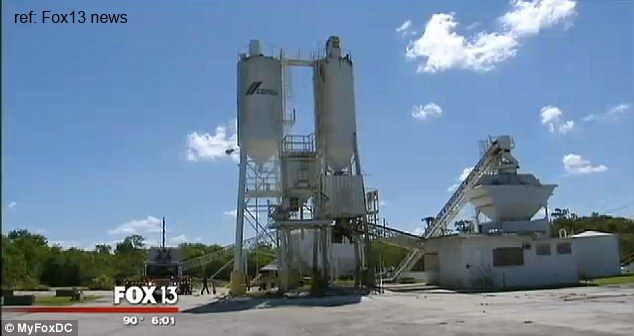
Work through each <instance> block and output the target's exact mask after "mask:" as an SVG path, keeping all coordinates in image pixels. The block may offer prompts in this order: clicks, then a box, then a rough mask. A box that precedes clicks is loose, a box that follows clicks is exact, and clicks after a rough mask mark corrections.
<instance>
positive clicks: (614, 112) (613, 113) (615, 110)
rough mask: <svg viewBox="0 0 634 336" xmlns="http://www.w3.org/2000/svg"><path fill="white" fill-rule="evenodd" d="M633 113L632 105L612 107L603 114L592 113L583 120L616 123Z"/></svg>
mask: <svg viewBox="0 0 634 336" xmlns="http://www.w3.org/2000/svg"><path fill="white" fill-rule="evenodd" d="M630 111H632V105H631V104H625V103H623V104H619V105H616V106H612V107H610V108H609V109H608V110H607V111H605V112H603V113H592V114H589V115H587V116H585V117H584V118H583V121H586V122H588V121H601V122H616V121H618V120H620V119H621V118H623V117H624V116H626V115H627V114H628V113H630Z"/></svg>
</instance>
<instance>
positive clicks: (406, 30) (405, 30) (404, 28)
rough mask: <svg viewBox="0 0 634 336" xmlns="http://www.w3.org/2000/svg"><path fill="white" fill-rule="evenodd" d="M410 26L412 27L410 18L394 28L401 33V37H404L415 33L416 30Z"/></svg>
mask: <svg viewBox="0 0 634 336" xmlns="http://www.w3.org/2000/svg"><path fill="white" fill-rule="evenodd" d="M410 28H412V20H407V21H405V22H403V24H402V25H401V26H400V27H398V28H396V32H397V33H399V34H401V36H402V37H405V36H407V35H415V34H416V32H415V31H413V30H411V29H410Z"/></svg>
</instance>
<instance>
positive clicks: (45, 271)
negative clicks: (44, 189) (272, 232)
mask: <svg viewBox="0 0 634 336" xmlns="http://www.w3.org/2000/svg"><path fill="white" fill-rule="evenodd" d="M179 247H180V249H181V255H182V258H183V260H188V259H192V258H196V257H199V256H202V255H204V254H207V253H211V252H216V253H214V255H215V258H213V259H212V260H210V261H209V263H208V264H206V265H205V266H202V267H197V268H194V269H190V270H187V271H186V272H185V275H189V276H192V277H196V278H202V277H204V276H210V275H213V274H214V273H216V272H217V271H218V270H220V269H221V268H222V266H224V265H225V264H226V263H227V262H229V261H231V260H232V258H233V250H225V249H223V247H222V246H220V245H218V244H211V245H206V244H202V243H183V244H180V246H179ZM147 251H148V247H147V245H146V242H145V238H144V237H143V236H140V235H131V236H128V237H125V238H124V239H123V240H121V241H119V242H117V243H116V244H115V245H114V248H113V247H112V246H110V245H106V244H98V245H96V246H95V248H94V249H92V250H85V249H80V248H75V247H71V248H69V249H63V248H62V247H61V246H60V245H56V244H51V243H50V242H49V241H48V239H47V238H46V237H45V236H44V235H42V234H34V233H31V232H29V231H28V230H24V229H22V230H14V231H11V232H9V233H8V234H7V235H4V234H3V235H2V287H3V288H13V289H22V290H35V289H45V288H48V287H68V286H85V287H88V288H92V289H111V288H112V286H113V285H114V284H115V282H117V281H121V280H122V279H128V280H130V281H134V280H140V279H141V277H142V274H143V266H144V263H145V260H146V258H147V253H148V252H147ZM255 252H256V253H250V254H249V256H248V262H247V263H248V266H249V268H248V272H249V274H252V275H253V274H255V273H256V267H258V266H259V267H262V266H264V265H266V264H267V263H269V262H271V261H272V260H273V259H274V257H273V256H274V253H273V252H274V251H273V250H272V248H271V247H269V246H260V247H258V248H257V249H256V250H255ZM230 272H231V267H225V268H224V269H222V270H221V271H220V272H219V273H218V274H217V275H216V278H217V279H220V280H228V279H229V273H230Z"/></svg>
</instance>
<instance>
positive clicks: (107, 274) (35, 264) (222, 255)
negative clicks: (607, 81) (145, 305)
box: [2, 209, 634, 289]
mask: <svg viewBox="0 0 634 336" xmlns="http://www.w3.org/2000/svg"><path fill="white" fill-rule="evenodd" d="M551 216H552V218H553V221H552V229H553V231H552V234H553V235H554V236H556V235H558V232H559V230H560V229H565V230H566V232H567V233H568V234H576V233H580V232H583V231H586V230H594V231H602V232H611V233H617V234H618V235H619V241H620V249H621V260H622V261H623V262H631V261H633V260H634V221H633V220H632V219H629V218H623V217H613V216H609V215H600V214H598V213H592V214H591V215H590V216H577V215H576V214H574V213H572V212H570V211H569V210H567V209H555V210H554V211H553V213H552V215H551ZM180 249H181V256H182V258H183V260H189V259H192V258H196V257H199V256H202V255H205V254H207V253H211V252H215V254H214V255H215V256H216V257H215V258H214V259H212V260H210V262H209V263H208V264H206V265H205V266H201V267H197V268H195V269H190V270H188V271H187V272H186V275H189V276H192V277H198V278H202V277H203V276H205V275H206V276H210V275H213V274H215V273H217V272H218V271H219V270H220V269H221V268H222V266H224V265H225V264H226V263H228V262H230V261H231V260H232V258H233V250H231V249H229V250H225V249H224V248H223V247H222V246H220V245H218V244H210V245H207V244H202V243H183V244H181V245H180ZM373 249H374V251H375V255H376V256H377V258H376V260H375V263H376V265H375V267H377V268H378V267H390V266H394V267H395V266H397V265H398V264H399V263H400V261H401V260H402V259H403V257H404V256H405V255H406V254H407V250H405V249H402V248H399V247H397V246H393V245H389V244H385V243H381V242H379V241H374V242H373ZM255 252H256V253H249V254H248V256H247V266H248V268H247V273H248V275H249V276H250V277H253V276H255V275H256V274H257V269H259V268H260V267H262V266H264V265H266V264H268V263H270V262H272V261H273V260H274V259H275V250H274V249H273V248H272V247H270V246H267V245H262V246H260V247H258V248H257V249H255ZM146 257H147V246H146V242H145V238H144V237H142V236H140V235H131V236H128V237H125V238H124V239H123V240H121V241H119V242H117V243H116V244H115V245H114V247H112V246H110V245H105V244H100V245H96V246H95V248H94V249H92V250H85V249H80V248H69V249H63V248H62V247H61V246H59V245H55V244H51V243H49V241H48V239H47V238H46V237H45V236H44V235H42V234H34V233H31V232H29V231H27V230H24V229H22V230H14V231H11V232H9V233H8V234H7V235H4V234H3V235H2V286H3V287H9V288H14V289H38V288H46V287H65V286H86V287H89V288H94V289H102V288H103V289H110V288H112V286H113V284H114V283H115V282H116V281H117V280H118V279H119V280H120V279H123V278H127V279H128V280H135V279H140V278H141V276H142V272H143V265H144V262H145V259H146ZM231 269H232V267H231V265H230V266H229V267H225V268H224V269H222V270H220V272H218V274H217V275H216V279H219V280H228V279H229V273H230V272H231Z"/></svg>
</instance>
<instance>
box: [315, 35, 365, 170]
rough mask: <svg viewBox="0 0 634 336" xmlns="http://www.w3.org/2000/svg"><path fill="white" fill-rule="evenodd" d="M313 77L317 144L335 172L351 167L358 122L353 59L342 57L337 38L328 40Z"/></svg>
mask: <svg viewBox="0 0 634 336" xmlns="http://www.w3.org/2000/svg"><path fill="white" fill-rule="evenodd" d="M315 77H316V78H315V82H316V83H315V84H316V85H317V88H318V89H317V91H318V95H319V96H318V115H317V120H318V122H317V126H318V132H319V134H320V136H319V139H320V147H321V150H322V152H323V153H324V154H325V160H326V165H327V166H329V167H330V168H331V169H332V170H333V171H335V172H337V171H341V170H342V169H343V168H345V167H348V166H350V161H351V159H352V156H353V155H354V136H355V133H356V131H357V123H356V111H355V102H354V78H353V74H352V60H351V59H350V57H349V55H346V56H345V57H342V50H341V45H340V41H339V38H338V37H336V36H332V37H330V38H329V39H328V42H327V43H326V57H325V58H323V59H321V60H320V61H319V66H318V69H317V73H316V74H315Z"/></svg>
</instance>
